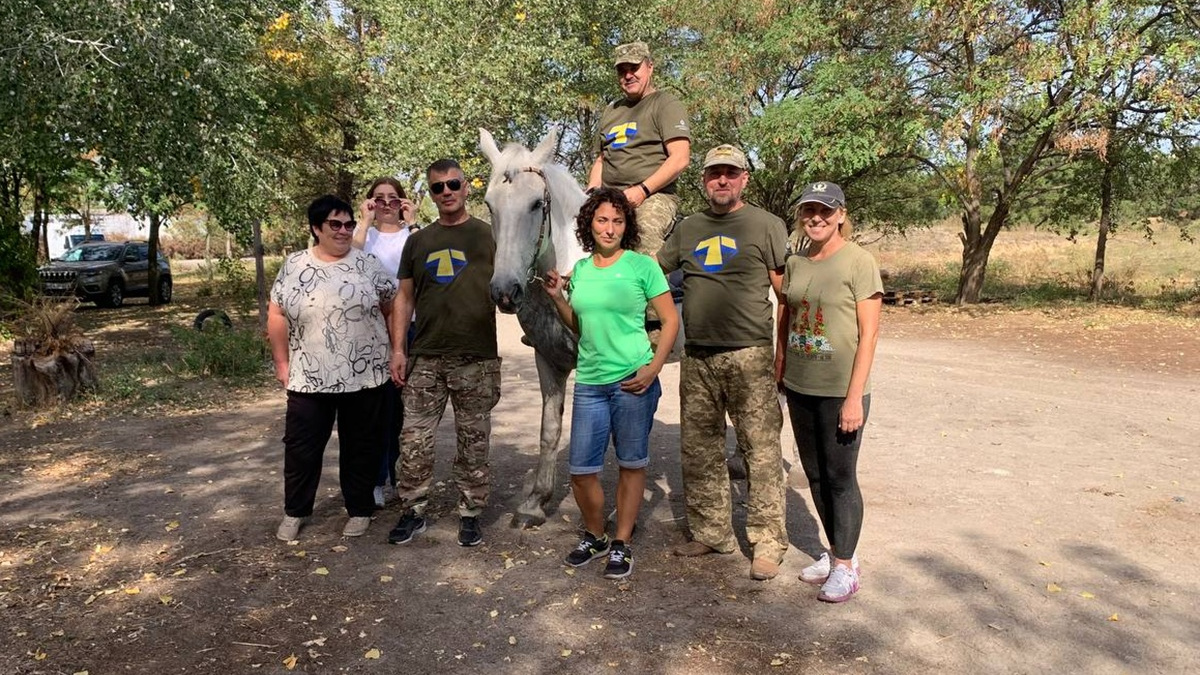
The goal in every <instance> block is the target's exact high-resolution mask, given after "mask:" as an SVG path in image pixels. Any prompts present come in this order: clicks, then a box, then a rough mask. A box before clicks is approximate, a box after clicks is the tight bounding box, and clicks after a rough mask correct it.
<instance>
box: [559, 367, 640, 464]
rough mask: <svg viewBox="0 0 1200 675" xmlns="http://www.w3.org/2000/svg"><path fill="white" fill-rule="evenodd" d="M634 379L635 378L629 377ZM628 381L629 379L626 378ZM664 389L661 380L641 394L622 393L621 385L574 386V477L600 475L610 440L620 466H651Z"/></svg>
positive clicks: (571, 460)
mask: <svg viewBox="0 0 1200 675" xmlns="http://www.w3.org/2000/svg"><path fill="white" fill-rule="evenodd" d="M630 377H633V375H630ZM626 379H628V378H626ZM661 397H662V386H661V385H659V383H658V378H654V383H653V384H651V385H650V387H649V388H648V389H646V391H645V393H642V394H631V393H629V392H626V391H622V390H621V383H620V382H614V383H612V384H580V383H578V382H576V383H575V401H574V403H573V404H572V406H571V448H570V453H569V454H570V457H569V460H568V462H567V466H568V467H569V470H570V472H571V475H575V476H578V475H583V474H592V473H600V472H601V471H603V470H604V453H605V451H606V450H608V441H609V439H610V438H611V439H612V443H613V447H614V448H616V451H617V466H619V467H621V468H623V469H641V468H644V467H645V466H646V465H647V464H649V463H650V427H651V426H652V425H653V424H654V413H655V412H656V411H657V410H658V399H659V398H661Z"/></svg>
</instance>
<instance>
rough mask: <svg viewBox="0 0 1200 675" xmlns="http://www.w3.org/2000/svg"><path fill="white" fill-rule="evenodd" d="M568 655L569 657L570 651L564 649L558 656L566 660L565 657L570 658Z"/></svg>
mask: <svg viewBox="0 0 1200 675" xmlns="http://www.w3.org/2000/svg"><path fill="white" fill-rule="evenodd" d="M570 655H571V650H570V649H564V650H562V651H561V652H559V656H562V657H563V658H566V657H568V656H570Z"/></svg>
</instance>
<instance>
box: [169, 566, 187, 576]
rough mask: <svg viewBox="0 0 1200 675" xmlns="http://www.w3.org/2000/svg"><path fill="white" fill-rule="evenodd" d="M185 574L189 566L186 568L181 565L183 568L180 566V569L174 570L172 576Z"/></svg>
mask: <svg viewBox="0 0 1200 675" xmlns="http://www.w3.org/2000/svg"><path fill="white" fill-rule="evenodd" d="M185 574H187V568H186V567H181V568H179V569H177V570H175V571H174V572H171V576H173V577H181V576H183V575H185Z"/></svg>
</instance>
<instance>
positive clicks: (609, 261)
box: [545, 188, 679, 579]
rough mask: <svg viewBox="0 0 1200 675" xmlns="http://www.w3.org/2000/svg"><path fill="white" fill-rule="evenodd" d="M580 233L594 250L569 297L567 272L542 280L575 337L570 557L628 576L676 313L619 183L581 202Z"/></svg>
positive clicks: (575, 275) (613, 575)
mask: <svg viewBox="0 0 1200 675" xmlns="http://www.w3.org/2000/svg"><path fill="white" fill-rule="evenodd" d="M575 235H576V237H578V239H579V243H580V244H582V245H583V250H585V251H587V252H589V253H591V255H589V256H588V257H586V258H584V259H582V260H580V261H579V262H578V263H576V264H575V268H574V269H573V270H572V272H571V278H570V282H569V288H570V292H571V299H570V301H569V302H568V300H567V299H566V298H565V297H563V289H564V287H568V281H567V280H566V279H563V278H562V277H561V276H559V275H558V274H557V273H556V272H555V271H553V270H551V271H550V273H549V274H548V278H547V279H546V282H545V288H546V292H547V293H549V294H550V297H551V298H552V299H553V300H554V305H555V307H556V308H557V309H558V314H559V316H560V317H562V320H563V322H564V323H566V324H567V326H569V327H570V328H571V330H573V331H575V333H576V334H578V335H579V356H578V359H577V363H576V369H575V397H574V402H573V404H572V406H571V445H570V452H569V454H570V459H569V462H568V464H569V467H570V471H571V490H572V492H573V493H574V495H575V502H576V503H577V504H579V510H580V512H581V513H582V515H583V524H584V527H585V528H586V532H585V533H584V536H583V540H582V541H581V542H579V544H578V545H577V546H576V547H575V548H574V549H573V550H572V551H571V552H570V553H569V554H568V555H567V558H566V563H567V564H568V565H571V566H572V567H579V566H582V565H585V564H587V563H588V562H591V561H592V560H594V559H596V558H599V557H600V556H603V555H605V554H606V553H607V554H608V565H607V566H606V567H605V568H604V576H605V577H607V578H609V579H623V578H625V577H627V576H629V574H630V573H631V572H632V571H633V554H632V553H631V552H630V550H629V540H630V538H631V537H632V536H633V526H634V523H635V522H636V521H637V514H638V508H639V507H640V506H641V503H642V492H643V491H644V489H645V485H646V465H647V464H648V463H649V461H650V448H649V444H650V427H651V426H652V425H653V423H654V413H655V411H656V410H657V409H658V399H659V397H660V396H662V387H660V386H659V383H658V373H659V371H661V370H662V367H663V364H664V363H666V362H667V356H668V355H669V354H670V352H671V345H673V344H675V335H676V333H678V331H679V317H678V315H677V314H676V313H675V303H674V302H673V301H672V300H671V293H670V289H669V288H668V286H667V279H666V277H665V276H664V275H663V272H662V268H660V267H659V265H658V262H657V261H656V260H655V259H654V258H651V257H649V256H646V255H642V254H641V253H638V252H637V251H634V250H632V249H633V248H634V247H636V246H637V245H638V225H637V214H636V212H635V211H634V209H633V207H632V206H631V205H630V204H629V201H628V200H626V199H625V196H624V195H623V194H621V192H620V191H619V190H616V189H613V188H601V189H599V190H597V191H596V192H594V193H593V194H592V196H591V197H589V198H588V200H587V201H586V202H584V204H583V206H582V207H581V208H580V209H579V216H578V217H577V218H576V221H575ZM647 304H651V305H653V307H654V310H655V311H656V312H658V316H659V317H660V318H661V320H662V335H661V337H660V338H659V341H658V347H657V348H656V349H654V350H651V346H650V338H649V336H648V335H647V334H646V325H645V315H646V314H645V313H646V305H647ZM610 438H611V439H612V441H613V447H614V448H615V449H616V453H617V466H618V467H619V469H620V473H619V475H618V478H617V531H616V532H615V534H616V537H615V538H614V539H612V540H610V539H609V538H608V535H607V534H606V533H605V526H604V525H605V523H604V511H603V509H604V492H603V490H602V489H601V487H600V477H599V474H600V472H601V471H602V470H603V469H604V453H605V451H606V450H607V449H608V441H609V439H610Z"/></svg>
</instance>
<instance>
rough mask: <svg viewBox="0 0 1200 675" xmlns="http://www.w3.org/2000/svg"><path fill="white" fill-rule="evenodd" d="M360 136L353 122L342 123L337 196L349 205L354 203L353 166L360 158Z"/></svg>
mask: <svg viewBox="0 0 1200 675" xmlns="http://www.w3.org/2000/svg"><path fill="white" fill-rule="evenodd" d="M357 150H358V135H357V132H356V126H355V123H354V122H353V121H349V120H346V121H343V122H342V156H341V157H340V158H338V168H337V186H336V189H337V196H338V198H339V199H344V200H345V201H346V202H347V203H351V204H353V203H354V179H355V178H356V176H355V175H354V172H353V171H351V170H350V166H351V164H352V163H353V162H354V161H355V160H356V159H357V158H358V154H357Z"/></svg>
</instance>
